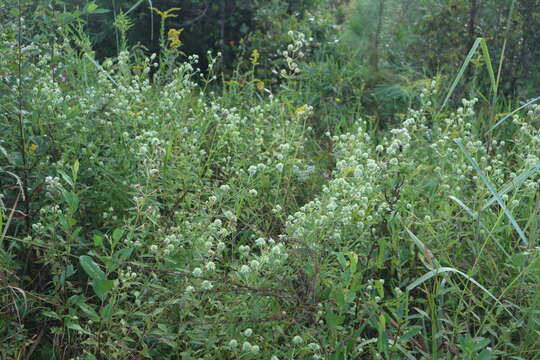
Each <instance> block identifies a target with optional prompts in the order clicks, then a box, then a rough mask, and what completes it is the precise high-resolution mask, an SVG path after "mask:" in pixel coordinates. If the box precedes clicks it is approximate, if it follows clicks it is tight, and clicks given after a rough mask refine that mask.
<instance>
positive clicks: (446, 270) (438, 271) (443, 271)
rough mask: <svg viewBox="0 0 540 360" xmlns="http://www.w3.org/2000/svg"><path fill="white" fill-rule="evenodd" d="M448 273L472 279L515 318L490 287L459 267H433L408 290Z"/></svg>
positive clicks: (473, 282)
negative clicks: (486, 286) (487, 287)
mask: <svg viewBox="0 0 540 360" xmlns="http://www.w3.org/2000/svg"><path fill="white" fill-rule="evenodd" d="M446 273H455V274H458V275H461V276H462V277H464V278H465V279H467V280H468V281H470V282H471V283H472V284H474V285H476V286H477V287H478V288H480V290H482V291H483V292H484V293H486V294H487V295H488V296H489V297H490V298H492V299H493V300H495V302H496V303H497V304H499V305H501V306H502V307H503V308H504V310H505V311H506V312H507V313H508V314H510V316H512V317H513V318H514V319H515V317H514V315H513V314H512V313H511V312H510V311H509V310H508V309H506V307H505V306H504V304H503V303H502V302H501V301H500V300H499V299H497V297H495V295H493V294H492V293H491V292H490V291H489V290H488V289H486V288H485V287H484V286H483V285H482V284H480V283H479V282H478V281H476V280H474V279H473V278H472V277H470V276H469V275H467V274H465V273H464V272H463V271H460V270H458V269H454V268H451V267H441V268H438V269H433V270H431V271H429V272H427V273H425V274H424V275H422V276H420V277H419V278H418V279H416V280H415V281H413V282H412V283H411V284H409V286H407V288H406V289H407V291H411V290H413V289H415V288H416V287H418V286H419V285H421V284H422V283H424V282H426V281H428V280H429V279H431V278H432V277H434V276H436V275H439V274H446Z"/></svg>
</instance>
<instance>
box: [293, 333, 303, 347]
mask: <svg viewBox="0 0 540 360" xmlns="http://www.w3.org/2000/svg"><path fill="white" fill-rule="evenodd" d="M292 341H293V343H294V344H295V345H300V344H301V343H303V342H304V339H302V337H301V336H298V335H296V336H295V337H293V339H292Z"/></svg>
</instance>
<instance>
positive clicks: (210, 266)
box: [205, 261, 216, 271]
mask: <svg viewBox="0 0 540 360" xmlns="http://www.w3.org/2000/svg"><path fill="white" fill-rule="evenodd" d="M205 267H206V270H208V271H214V270H216V264H214V262H212V261H209V262H208V263H206V265H205Z"/></svg>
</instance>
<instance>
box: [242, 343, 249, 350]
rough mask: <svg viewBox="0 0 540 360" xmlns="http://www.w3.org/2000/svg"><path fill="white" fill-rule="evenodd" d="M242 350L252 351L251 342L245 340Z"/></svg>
mask: <svg viewBox="0 0 540 360" xmlns="http://www.w3.org/2000/svg"><path fill="white" fill-rule="evenodd" d="M242 350H244V351H250V350H251V344H250V343H249V342H247V341H245V342H244V343H243V344H242Z"/></svg>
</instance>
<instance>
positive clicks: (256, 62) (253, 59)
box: [249, 49, 261, 66]
mask: <svg viewBox="0 0 540 360" xmlns="http://www.w3.org/2000/svg"><path fill="white" fill-rule="evenodd" d="M260 57H261V54H260V53H259V50H257V49H255V50H253V51H252V52H251V57H250V58H249V60H250V61H251V64H252V65H253V66H255V65H259V58H260Z"/></svg>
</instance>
